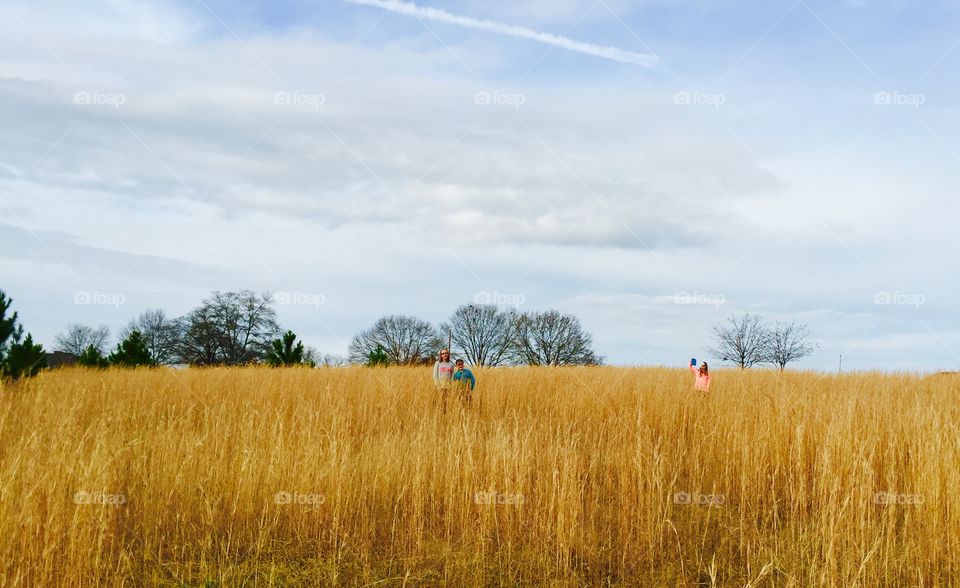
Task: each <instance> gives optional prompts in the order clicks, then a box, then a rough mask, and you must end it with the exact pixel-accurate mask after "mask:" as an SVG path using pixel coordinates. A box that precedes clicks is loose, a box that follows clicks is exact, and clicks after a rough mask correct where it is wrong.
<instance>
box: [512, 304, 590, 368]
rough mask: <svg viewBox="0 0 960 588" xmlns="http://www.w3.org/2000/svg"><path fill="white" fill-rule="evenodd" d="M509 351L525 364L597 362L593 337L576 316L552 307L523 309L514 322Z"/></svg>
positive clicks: (585, 363) (580, 363) (587, 363)
mask: <svg viewBox="0 0 960 588" xmlns="http://www.w3.org/2000/svg"><path fill="white" fill-rule="evenodd" d="M513 339H514V342H513V353H514V355H515V359H516V361H517V362H518V363H524V364H527V365H597V364H600V363H601V362H602V361H603V358H602V357H600V356H598V355H596V354H595V353H594V352H593V349H592V346H593V338H592V337H591V336H590V334H589V333H587V332H586V331H584V330H583V327H582V326H581V325H580V319H578V318H577V317H575V316H573V315H569V314H560V313H559V312H557V311H556V310H549V311H547V312H525V313H522V314H520V315H518V316H517V318H516V320H515V322H514V337H513Z"/></svg>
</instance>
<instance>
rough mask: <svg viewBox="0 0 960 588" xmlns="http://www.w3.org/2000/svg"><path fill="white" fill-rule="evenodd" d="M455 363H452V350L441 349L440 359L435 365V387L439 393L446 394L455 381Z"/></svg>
mask: <svg viewBox="0 0 960 588" xmlns="http://www.w3.org/2000/svg"><path fill="white" fill-rule="evenodd" d="M453 368H454V365H453V362H452V361H450V350H449V349H441V350H440V358H439V359H438V360H437V362H436V363H434V364H433V385H434V386H436V388H437V391H438V392H446V391H447V390H449V389H450V382H451V381H453Z"/></svg>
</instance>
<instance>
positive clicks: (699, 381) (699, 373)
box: [690, 359, 710, 392]
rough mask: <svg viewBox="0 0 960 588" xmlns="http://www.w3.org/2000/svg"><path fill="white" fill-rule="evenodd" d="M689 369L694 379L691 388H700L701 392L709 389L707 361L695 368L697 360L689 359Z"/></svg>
mask: <svg viewBox="0 0 960 588" xmlns="http://www.w3.org/2000/svg"><path fill="white" fill-rule="evenodd" d="M690 371H691V372H693V375H694V376H695V377H696V379H695V380H694V382H693V389H694V390H700V391H701V392H709V391H710V368H709V367H707V362H703V363H701V364H700V369H697V360H695V359H691V360H690Z"/></svg>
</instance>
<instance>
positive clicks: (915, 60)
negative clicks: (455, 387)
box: [0, 0, 960, 370]
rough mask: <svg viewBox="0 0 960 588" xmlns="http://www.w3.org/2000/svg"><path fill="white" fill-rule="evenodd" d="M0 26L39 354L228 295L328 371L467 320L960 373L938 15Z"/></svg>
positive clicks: (105, 6) (833, 5) (325, 18)
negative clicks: (809, 343)
mask: <svg viewBox="0 0 960 588" xmlns="http://www.w3.org/2000/svg"><path fill="white" fill-rule="evenodd" d="M431 10H432V11H433V12H431ZM438 10H439V11H443V12H442V14H441V13H438V12H436V11H438ZM0 14H2V15H3V18H0V211H2V217H0V245H2V247H0V287H2V288H3V289H5V290H6V291H7V292H8V294H10V295H12V296H13V297H14V298H15V299H16V303H17V304H16V306H17V309H18V310H19V311H20V314H21V317H22V319H23V322H24V324H25V325H26V327H27V328H28V329H29V330H31V331H33V332H34V334H35V335H36V336H37V337H38V338H39V339H40V340H41V341H43V342H44V343H46V344H47V345H50V344H52V342H53V337H54V335H55V334H56V333H57V332H59V331H61V330H62V329H63V328H64V327H66V325H67V324H68V323H70V322H84V323H89V324H99V323H104V324H107V325H108V326H110V327H112V328H113V329H114V331H116V330H118V329H119V328H120V327H121V326H122V325H123V324H125V323H126V322H127V320H129V319H130V318H131V317H133V316H135V315H136V314H138V313H139V312H141V311H142V310H145V309H147V308H153V307H160V308H164V309H165V310H166V311H167V312H168V313H169V314H171V315H179V314H181V313H184V312H186V311H188V310H189V309H190V308H191V307H193V306H194V305H196V304H197V303H198V302H199V301H200V300H201V299H202V298H203V297H204V296H206V295H207V294H208V293H209V292H210V291H212V290H215V289H221V290H224V289H234V288H245V287H248V288H253V289H257V290H269V291H274V292H277V293H279V294H281V295H283V296H282V300H284V301H285V302H284V303H283V304H281V305H280V306H279V313H280V318H281V320H282V322H283V323H284V325H285V326H289V327H291V328H293V329H294V330H296V331H297V332H298V334H300V335H301V336H302V337H303V338H304V340H305V341H306V342H307V343H308V344H310V345H312V346H314V347H316V348H318V349H319V350H321V351H323V352H328V353H344V352H345V350H346V346H347V344H348V342H349V339H350V337H351V336H352V335H353V334H354V333H356V332H357V331H359V330H360V329H362V328H365V327H366V326H367V325H369V324H370V323H371V322H372V321H373V320H375V319H376V318H377V316H379V315H381V314H385V313H392V312H403V313H412V314H417V315H420V316H422V317H424V318H427V319H430V320H433V321H436V322H440V321H442V320H443V319H445V318H446V317H447V316H448V314H449V313H450V311H452V310H453V308H454V307H456V306H457V305H458V304H461V303H467V302H471V301H473V300H478V299H483V298H484V297H486V298H491V299H499V300H502V301H505V302H509V303H512V304H517V303H519V307H520V308H521V309H531V310H537V309H546V308H557V309H560V310H563V311H566V312H572V313H575V314H577V315H578V316H580V317H581V319H582V320H583V322H584V324H585V326H586V327H587V328H588V329H589V330H590V331H591V332H592V333H593V334H594V338H595V343H596V347H597V351H598V352H599V353H601V354H602V355H605V356H606V357H607V358H608V360H609V361H610V362H611V363H616V364H682V363H683V362H684V361H686V359H687V358H689V357H690V356H697V357H709V356H708V355H707V354H705V351H704V348H705V347H706V346H707V345H708V342H709V333H710V329H711V327H712V325H713V324H716V323H717V322H720V321H722V320H724V319H725V318H726V317H728V316H730V314H731V313H738V314H739V313H743V312H757V313H761V314H763V315H764V316H765V317H767V318H768V320H770V321H771V322H774V321H777V320H780V321H789V320H795V321H800V322H804V323H807V324H809V325H810V329H811V332H812V334H813V338H814V339H815V341H816V342H817V343H818V344H819V349H818V350H817V351H816V352H815V353H814V354H813V355H812V356H811V357H810V358H808V359H806V360H804V361H803V362H802V363H801V364H800V367H807V368H815V369H833V368H834V367H835V366H836V363H837V359H838V357H839V355H840V354H841V353H842V354H843V355H844V365H845V366H847V367H850V368H858V369H888V370H944V369H956V368H957V367H958V364H960V324H958V323H960V321H958V319H957V310H958V309H957V306H958V304H957V299H956V296H955V293H954V285H955V279H954V276H955V275H956V274H957V269H958V264H957V261H956V256H957V253H958V251H960V247H957V245H958V240H960V235H958V234H957V231H956V229H955V221H954V220H953V216H954V212H955V211H956V209H957V205H956V204H955V198H954V186H956V185H957V181H956V180H957V175H958V173H957V170H958V169H960V166H958V162H960V140H958V139H957V137H958V136H960V134H958V133H957V130H958V129H957V126H958V124H957V123H958V114H960V110H958V105H957V96H958V94H957V87H958V83H957V73H956V72H957V71H958V68H957V66H958V65H960V33H958V32H957V31H960V27H958V26H957V25H958V20H960V19H958V16H960V7H957V6H956V5H954V4H952V3H948V2H922V3H921V2H905V1H900V2H897V1H878V2H872V1H869V0H860V1H855V0H850V1H848V2H813V1H797V2H783V3H769V2H746V1H744V2H737V1H732V2H730V1H728V2H720V1H713V0H691V1H668V0H662V1H650V2H627V1H619V0H603V1H595V2H594V1H581V0H553V1H546V0H520V1H516V2H510V3H488V2H479V1H463V2H446V3H437V2H418V3H416V4H412V3H409V2H399V1H397V0H375V1H365V2H360V3H356V2H353V3H350V2H310V3H308V2H278V3H233V2H230V3H228V2H213V1H204V0H197V1H196V2H186V1H185V2H175V3H174V2H131V1H119V0H114V1H110V2H107V1H102V2H91V3H85V5H84V7H83V8H82V9H80V8H78V7H76V6H74V5H73V4H71V3H66V2H52V1H51V2H44V1H41V2H29V3H27V2H7V3H4V4H3V5H2V6H0ZM450 21H453V22H454V23H459V24H453V23H451V22H450ZM479 21H482V24H479V25H476V23H477V22H479ZM464 23H467V24H464ZM470 23H474V24H470ZM518 29H522V30H523V31H525V32H523V33H522V34H519V35H518V34H514V33H515V32H516V31H517V30H518ZM548 35H553V36H554V37H548ZM556 37H563V39H561V40H558V41H557V42H556V43H555V44H554V45H550V44H548V43H544V42H542V40H543V39H547V38H556ZM537 39H540V40H537ZM578 47H579V48H581V49H582V50H581V49H577V48H578ZM584 47H585V48H586V49H583V48H584ZM616 56H621V57H622V56H627V61H626V62H625V61H624V60H622V59H620V60H618V58H616Z"/></svg>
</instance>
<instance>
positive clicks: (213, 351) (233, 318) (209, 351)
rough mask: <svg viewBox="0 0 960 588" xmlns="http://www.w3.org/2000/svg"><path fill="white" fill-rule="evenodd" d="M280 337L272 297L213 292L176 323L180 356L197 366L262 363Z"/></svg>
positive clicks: (249, 292)
mask: <svg viewBox="0 0 960 588" xmlns="http://www.w3.org/2000/svg"><path fill="white" fill-rule="evenodd" d="M279 334H280V325H279V324H277V313H276V311H275V310H274V309H273V306H272V299H271V297H270V295H269V294H256V293H255V292H253V291H251V290H241V291H239V292H214V293H213V296H212V297H211V298H209V299H207V300H204V301H203V304H201V305H200V307H199V308H196V309H194V310H193V311H191V312H190V313H189V314H188V315H186V316H185V317H182V318H181V319H178V321H177V355H178V357H179V359H180V361H183V362H184V363H190V364H194V365H218V364H223V365H239V364H244V363H251V362H255V361H259V360H262V359H263V358H264V357H265V354H266V353H267V351H268V349H269V347H270V342H271V341H272V340H273V339H275V338H276V337H277V336H279Z"/></svg>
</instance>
